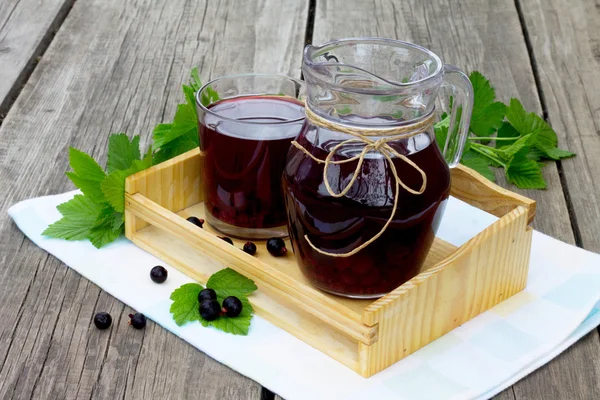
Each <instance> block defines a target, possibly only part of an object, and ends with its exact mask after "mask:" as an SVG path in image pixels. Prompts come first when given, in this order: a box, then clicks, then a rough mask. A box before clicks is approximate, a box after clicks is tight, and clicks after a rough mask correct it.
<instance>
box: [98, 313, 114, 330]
mask: <svg viewBox="0 0 600 400" xmlns="http://www.w3.org/2000/svg"><path fill="white" fill-rule="evenodd" d="M110 324H112V317H111V316H110V314H109V313H107V312H99V313H98V314H96V315H95V316H94V325H96V328H98V329H108V327H109V326H110Z"/></svg>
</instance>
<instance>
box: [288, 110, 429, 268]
mask: <svg viewBox="0 0 600 400" xmlns="http://www.w3.org/2000/svg"><path fill="white" fill-rule="evenodd" d="M305 110H306V119H307V120H308V121H310V122H311V123H312V124H313V125H317V126H320V127H323V128H326V129H329V130H332V131H337V132H343V133H346V134H349V135H351V136H353V137H354V138H353V139H347V140H344V141H342V142H340V143H338V144H337V145H335V146H334V147H333V148H332V149H331V151H330V152H329V154H328V155H327V157H326V158H325V160H321V159H319V158H317V157H315V156H313V155H312V154H311V153H310V152H309V151H308V150H306V149H305V148H304V147H303V146H302V145H301V144H300V143H298V142H296V141H295V140H294V141H292V145H294V146H295V147H296V148H297V149H299V150H300V151H302V152H303V153H304V154H306V155H307V156H308V157H310V158H311V159H312V160H314V161H315V162H317V163H319V164H325V167H324V168H323V182H324V183H325V187H326V189H327V192H328V193H329V194H330V195H331V196H332V197H336V198H339V197H343V196H345V195H346V194H347V193H348V192H349V191H350V189H351V188H352V186H353V185H354V183H355V182H356V180H357V179H358V174H359V172H360V171H361V167H362V165H363V162H364V159H365V156H366V154H367V153H368V152H370V151H376V152H379V153H380V154H381V155H382V156H383V157H384V158H385V159H386V160H387V162H388V165H389V166H390V169H391V170H392V174H393V175H394V178H395V179H396V195H395V196H394V206H393V207H392V213H391V215H390V218H389V219H388V220H387V222H386V223H385V225H384V226H383V228H381V230H380V231H379V233H377V234H376V235H375V236H373V237H372V238H371V239H369V240H367V241H366V242H365V243H363V244H361V245H360V246H358V247H357V248H355V249H354V250H352V251H349V252H348V253H329V252H327V251H324V250H321V249H319V248H318V247H316V246H315V245H314V244H313V243H312V242H311V241H310V239H309V238H308V235H304V239H305V240H306V242H307V243H308V244H309V245H310V247H312V248H313V249H314V250H315V251H317V252H318V253H321V254H323V255H326V256H330V257H350V256H352V255H354V254H356V253H358V252H359V251H361V250H362V249H364V248H365V247H367V246H368V245H370V244H371V243H373V242H374V241H375V240H377V239H378V238H379V237H380V236H381V235H383V233H384V232H385V231H386V229H387V227H388V226H389V225H390V224H391V223H392V221H393V220H394V215H396V209H397V208H398V198H399V193H400V186H402V187H403V188H404V189H405V190H406V191H407V192H409V193H411V194H414V195H420V194H423V192H424V191H425V188H426V187H427V174H425V171H423V170H422V169H421V168H420V167H419V166H418V165H417V164H415V163H414V162H413V161H412V160H411V159H409V158H408V157H406V156H405V155H403V154H400V153H398V152H397V151H396V150H394V149H393V148H392V147H391V146H390V145H389V144H388V142H391V141H393V140H398V137H397V135H399V134H406V135H404V136H403V137H402V138H403V139H404V138H408V137H412V136H415V135H418V134H419V133H422V132H424V131H426V130H427V129H428V128H429V127H430V126H431V125H432V124H433V118H434V116H433V113H431V114H429V115H428V116H427V117H425V118H424V119H422V120H421V121H419V122H417V123H415V124H411V125H406V126H399V127H394V128H384V129H370V128H359V127H354V126H352V127H349V126H347V125H342V124H340V123H336V122H332V121H330V120H327V119H325V118H323V117H321V116H319V115H317V114H315V113H314V112H313V111H312V110H311V109H310V108H309V107H308V105H307V106H306V107H305ZM373 136H376V137H379V139H377V140H374V139H372V138H371V137H373ZM351 143H363V144H364V145H365V146H364V148H363V149H362V151H361V152H360V154H358V155H355V156H353V157H350V158H347V159H344V160H339V161H335V160H332V158H333V156H334V155H335V154H336V153H337V151H338V150H339V149H340V148H342V147H343V146H346V145H348V144H351ZM392 156H394V157H396V158H398V159H400V160H402V161H404V162H405V163H407V164H408V165H410V166H411V167H413V168H414V169H415V170H416V171H417V172H419V173H420V174H421V178H422V179H423V184H422V185H421V187H420V188H419V190H414V189H412V188H411V187H409V186H407V185H406V184H405V183H404V182H402V179H400V177H399V176H398V171H396V166H395V165H394V163H393V162H392ZM356 160H358V162H357V163H356V168H355V169H354V174H353V175H352V178H351V179H350V182H348V184H347V185H346V187H344V189H342V191H341V192H339V193H336V192H335V191H334V190H333V189H332V188H331V184H330V183H329V178H328V174H327V171H329V167H330V166H331V165H332V164H333V165H339V164H345V163H349V162H352V161H356Z"/></svg>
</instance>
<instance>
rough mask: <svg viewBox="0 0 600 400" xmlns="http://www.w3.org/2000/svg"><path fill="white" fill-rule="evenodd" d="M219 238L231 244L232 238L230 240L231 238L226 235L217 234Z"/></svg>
mask: <svg viewBox="0 0 600 400" xmlns="http://www.w3.org/2000/svg"><path fill="white" fill-rule="evenodd" d="M217 237H218V238H219V239H223V240H224V241H226V242H227V243H229V244H233V240H231V238H228V237H227V236H217Z"/></svg>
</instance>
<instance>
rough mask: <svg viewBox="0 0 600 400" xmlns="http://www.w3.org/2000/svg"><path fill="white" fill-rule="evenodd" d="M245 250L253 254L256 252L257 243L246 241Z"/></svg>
mask: <svg viewBox="0 0 600 400" xmlns="http://www.w3.org/2000/svg"><path fill="white" fill-rule="evenodd" d="M244 251H245V252H246V253H248V254H250V255H251V256H253V255H254V254H255V253H256V245H255V244H254V243H252V242H246V244H245V245H244Z"/></svg>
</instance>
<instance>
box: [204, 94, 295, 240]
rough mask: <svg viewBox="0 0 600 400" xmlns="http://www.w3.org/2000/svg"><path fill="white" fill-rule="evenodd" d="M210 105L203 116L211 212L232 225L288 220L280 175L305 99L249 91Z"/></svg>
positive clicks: (258, 225)
mask: <svg viewBox="0 0 600 400" xmlns="http://www.w3.org/2000/svg"><path fill="white" fill-rule="evenodd" d="M208 109H209V112H206V113H205V114H204V116H203V117H201V118H200V150H201V151H202V153H203V155H204V157H203V174H204V182H203V185H204V188H205V205H206V208H207V213H210V214H211V215H212V217H213V218H215V219H217V220H219V221H221V222H224V223H226V224H229V225H232V226H234V227H243V228H256V229H260V228H269V227H276V226H281V225H285V223H286V216H285V205H284V200H283V192H282V188H281V174H282V171H283V169H284V167H285V161H286V155H287V152H288V148H289V147H290V142H291V140H292V139H293V138H294V137H295V136H297V134H298V133H299V131H300V129H301V127H302V123H303V120H302V118H303V117H304V106H303V104H302V103H300V102H299V101H297V100H295V99H292V98H291V97H283V96H246V97H237V98H233V99H227V100H223V101H219V102H217V103H214V104H212V105H211V106H210V107H209V108H208ZM209 222H210V219H209Z"/></svg>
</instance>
